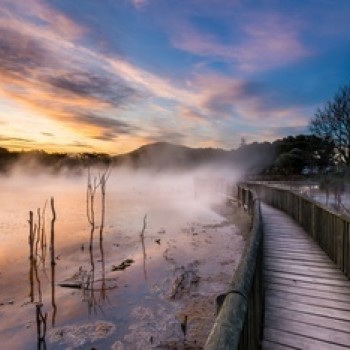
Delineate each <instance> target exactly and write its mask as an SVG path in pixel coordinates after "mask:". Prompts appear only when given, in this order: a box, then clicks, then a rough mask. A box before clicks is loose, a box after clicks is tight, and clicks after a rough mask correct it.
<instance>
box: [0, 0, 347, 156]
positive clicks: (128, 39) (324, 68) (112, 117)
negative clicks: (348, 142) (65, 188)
mask: <svg viewBox="0 0 350 350" xmlns="http://www.w3.org/2000/svg"><path fill="white" fill-rule="evenodd" d="M349 13H350V1H348V0H46V1H44V0H26V1H23V0H0V147H6V148H9V149H11V150H30V149H42V150H46V151H48V152H105V153H111V154H119V153H126V152H129V151H131V150H133V149H136V148H138V147H140V146H141V145H144V144H147V143H152V142H158V141H166V142H171V143H175V144H182V145H186V146H189V147H220V148H225V149H232V148H237V147H238V146H239V144H240V143H241V140H242V138H244V139H245V140H246V142H248V143H250V142H255V141H258V142H261V141H273V140H275V139H277V138H281V137H284V136H288V135H297V134H300V133H307V132H308V124H309V121H310V119H311V118H312V117H313V116H314V113H315V111H316V109H317V108H318V107H322V105H323V104H324V103H325V102H326V101H327V100H330V99H332V97H333V96H334V94H335V93H336V92H337V90H338V89H339V87H341V86H343V85H345V84H349V83H350V79H349V73H350V21H349Z"/></svg>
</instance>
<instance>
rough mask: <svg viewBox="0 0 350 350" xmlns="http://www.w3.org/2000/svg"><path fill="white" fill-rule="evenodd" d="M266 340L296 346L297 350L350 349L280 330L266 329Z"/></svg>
mask: <svg viewBox="0 0 350 350" xmlns="http://www.w3.org/2000/svg"><path fill="white" fill-rule="evenodd" d="M264 338H265V340H268V341H270V342H276V343H278V344H282V345H287V346H294V347H296V348H297V349H303V350H316V349H317V350H344V349H348V347H347V346H341V345H337V344H332V343H327V342H324V341H321V340H318V339H313V338H309V337H305V336H301V335H298V334H293V333H290V332H286V331H281V330H278V329H272V328H268V327H265V329H264Z"/></svg>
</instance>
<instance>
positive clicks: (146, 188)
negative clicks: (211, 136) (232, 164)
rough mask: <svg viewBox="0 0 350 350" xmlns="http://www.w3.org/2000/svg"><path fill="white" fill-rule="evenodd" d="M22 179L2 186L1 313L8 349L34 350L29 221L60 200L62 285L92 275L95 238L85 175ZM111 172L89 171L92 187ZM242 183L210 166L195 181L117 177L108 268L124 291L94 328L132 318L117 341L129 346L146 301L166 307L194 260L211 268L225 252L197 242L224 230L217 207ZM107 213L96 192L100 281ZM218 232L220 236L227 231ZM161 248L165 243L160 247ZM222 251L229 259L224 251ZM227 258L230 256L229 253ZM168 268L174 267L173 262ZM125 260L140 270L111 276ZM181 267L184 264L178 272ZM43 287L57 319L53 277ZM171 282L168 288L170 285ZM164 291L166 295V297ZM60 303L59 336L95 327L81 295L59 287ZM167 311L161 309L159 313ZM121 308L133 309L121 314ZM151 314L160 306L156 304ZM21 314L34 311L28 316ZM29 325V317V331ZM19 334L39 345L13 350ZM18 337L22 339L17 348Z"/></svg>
mask: <svg viewBox="0 0 350 350" xmlns="http://www.w3.org/2000/svg"><path fill="white" fill-rule="evenodd" d="M20 170H21V167H19V168H14V169H13V171H12V172H11V175H9V176H3V177H1V181H0V193H1V200H0V239H1V246H0V273H1V274H0V290H1V291H2V294H1V299H0V304H1V303H2V304H5V305H3V306H0V311H2V312H3V314H4V315H6V317H7V320H8V322H7V323H6V325H5V324H3V323H2V322H0V339H3V338H5V337H6V338H7V343H6V344H7V346H8V349H12V348H13V349H31V348H33V349H34V348H36V346H35V339H36V338H35V327H34V325H33V324H32V321H31V320H32V319H33V318H34V316H33V315H32V316H31V315H30V313H31V311H30V310H31V309H30V304H27V302H28V288H29V287H28V254H29V245H28V233H29V225H28V218H29V211H30V210H32V211H33V212H34V215H35V213H36V210H37V208H41V209H42V208H43V207H44V205H45V202H46V201H48V200H49V199H50V198H51V197H54V200H55V207H56V213H57V219H56V224H55V237H56V238H55V239H56V247H55V251H56V253H55V254H56V257H57V260H56V280H55V283H56V284H57V283H59V282H61V281H65V280H67V278H68V279H69V278H70V277H71V276H72V275H74V274H77V272H78V271H79V270H83V271H85V270H88V269H89V268H90V260H89V254H88V246H89V238H90V229H89V223H88V220H87V215H86V189H87V172H86V171H85V172H83V173H82V174H72V173H69V172H62V173H61V174H57V175H48V174H45V171H44V170H41V171H38V172H37V173H35V174H33V173H31V174H28V175H26V174H24V173H23V172H21V171H20ZM103 171H104V169H102V168H99V169H97V168H95V169H94V168H93V169H91V176H92V179H94V178H96V179H98V178H99V176H100V175H101V174H103ZM238 179H239V172H238V171H233V170H230V169H222V170H220V169H217V168H214V167H210V166H206V167H204V166H203V167H201V168H197V169H195V170H192V171H172V172H171V171H163V172H159V171H157V172H156V171H153V170H137V171H135V170H131V169H130V168H127V167H119V168H112V169H111V173H110V176H109V178H108V180H107V184H106V213H105V227H104V231H103V245H104V257H103V260H104V261H103V263H104V264H105V266H106V271H107V272H106V275H107V276H108V278H111V279H112V280H113V278H115V277H116V276H117V278H118V282H113V283H114V284H116V283H117V284H118V288H117V289H115V290H114V289H113V290H112V291H110V298H111V300H112V301H111V305H112V306H109V307H110V308H111V309H110V311H108V310H109V309H108V308H107V311H106V315H107V316H106V315H105V316H103V317H102V316H101V313H100V314H97V315H95V316H94V317H93V319H96V320H100V319H101V317H102V319H105V320H108V321H113V320H114V321H113V323H115V322H116V320H115V316H113V315H114V314H115V313H120V312H121V313H122V315H123V316H120V317H121V318H122V319H123V317H125V320H124V321H123V324H124V326H123V327H121V328H119V331H118V332H119V333H118V332H117V333H116V334H115V337H116V338H117V339H118V337H117V335H118V334H119V336H120V337H122V336H123V334H124V333H125V332H126V333H127V325H128V322H131V321H130V320H129V318H130V312H132V310H134V309H133V308H132V307H133V305H134V304H135V302H136V300H142V298H144V297H145V296H147V295H148V298H150V299H149V300H151V299H152V300H153V298H154V295H155V294H156V295H157V298H160V300H163V299H164V298H165V299H166V298H167V297H166V294H167V293H169V286H171V283H172V282H171V278H170V277H169V274H172V273H174V271H177V270H176V269H177V268H180V267H181V266H187V265H186V264H192V263H193V261H196V260H198V261H199V260H201V259H202V261H203V265H205V264H207V260H208V259H211V258H208V259H207V257H210V254H212V253H213V247H218V246H217V244H218V243H212V244H213V245H209V244H207V245H206V246H203V247H202V246H200V245H199V244H200V241H201V239H202V238H201V237H200V236H198V238H197V236H192V234H193V235H194V234H196V235H197V234H198V233H199V232H200V230H201V232H204V229H203V228H201V229H200V227H202V226H200V225H213V226H215V225H217V224H220V223H221V222H222V221H223V220H224V218H223V217H222V216H221V214H220V213H218V212H217V211H216V210H215V206H217V205H218V204H220V203H222V202H223V201H224V199H225V198H226V196H227V195H229V194H230V193H229V191H232V185H233V184H234V183H235V182H236V181H237V180H238ZM100 209H101V195H100V192H99V189H97V191H96V198H95V213H96V224H95V226H96V229H97V230H96V232H95V234H94V254H95V258H96V266H97V267H96V276H100V275H101V267H100V265H99V264H100V261H101V260H100V259H101V256H100V251H99V249H100V246H99V236H98V227H99V223H100V220H101V210H100ZM145 215H147V219H146V230H145V242H144V243H145V248H146V251H143V250H142V249H141V243H140V233H141V230H142V226H143V220H144V217H145ZM50 220H51V212H50V210H49V206H48V204H47V210H46V233H47V234H48V232H49V224H50ZM215 230H219V231H220V229H215ZM226 230H227V229H226ZM197 231H198V232H197ZM203 234H204V233H203ZM218 235H223V236H222V237H226V236H227V239H228V241H227V242H225V241H224V238H220V240H221V241H222V242H221V244H224V245H226V246H227V247H229V248H230V249H231V251H233V250H234V249H236V250H235V253H236V254H238V253H239V252H240V249H241V245H239V244H236V246H230V244H232V243H230V239H231V240H232V237H231V236H229V235H227V234H226V233H225V232H224V230H222V232H221V231H220V232H218ZM209 237H211V236H210V235H209ZM214 238H215V237H214ZM214 238H213V240H214ZM193 239H195V240H197V241H193ZM207 239H208V238H207ZM210 239H211V238H210ZM156 240H159V242H158V243H155V241H156ZM232 242H235V241H234V240H233V241H232ZM237 242H238V241H236V243H237ZM233 248H234V249H233ZM220 249H221V250H222V251H223V249H224V247H221V248H220ZM145 253H146V254H145ZM223 256H225V252H224V251H223ZM168 258H169V259H170V260H167V259H168ZM125 259H132V260H134V263H133V265H132V267H130V268H129V269H128V270H126V271H124V272H123V273H122V272H120V273H119V272H117V273H116V272H114V273H111V266H115V265H118V264H120V263H121V262H122V261H124V260H125ZM237 260H238V259H237ZM169 261H170V263H169ZM177 261H179V262H181V264H179V265H177ZM175 262H176V263H175ZM208 262H209V261H208ZM164 264H165V265H164ZM212 265H213V264H212ZM47 266H48V264H47ZM217 268H218V267H217V266H216V265H215V264H214V265H213V266H210V264H208V266H207V267H206V271H209V270H210V271H212V272H213V271H214V270H215V269H217ZM231 270H232V269H231ZM98 278H100V277H98ZM42 280H43V281H44V282H43V283H42V291H43V300H44V308H46V310H47V312H48V313H49V314H50V312H52V310H51V311H50V307H49V306H50V302H49V300H50V289H49V288H48V287H45V286H46V284H47V283H49V280H50V279H49V278H48V277H45V273H44V274H43V275H42ZM112 280H111V281H112ZM163 280H164V281H165V280H167V281H168V282H166V283H165V282H164V281H163ZM227 280H228V281H226V282H229V277H228V278H227ZM45 281H46V282H45ZM161 281H163V282H161ZM110 283H112V282H110ZM113 283H112V284H113ZM124 285H125V286H127V287H125V288H124V289H125V290H124V289H123V288H122V287H123V286H124ZM113 286H114V285H113ZM147 286H148V287H147ZM154 286H158V287H157V288H158V289H157V290H159V291H158V292H157V293H155V292H154V290H155V289H154V288H155V287H154ZM164 286H167V287H164ZM120 288H122V289H120ZM152 288H153V289H152ZM162 288H163V289H164V288H165V289H167V290H166V291H164V290H163V291H161V292H160V290H162ZM208 288H209V289H210V288H214V290H215V288H217V289H218V290H217V293H218V292H219V291H220V288H223V287H222V286H221V287H220V284H218V285H217V286H216V287H215V286H214V287H208ZM125 293H126V294H125ZM129 294H131V295H133V297H132V298H131V299H127V295H129ZM56 297H57V300H56V302H57V305H58V312H57V323H56V326H61V327H63V326H64V325H66V324H70V323H72V322H73V321H74V322H78V323H81V322H83V321H84V320H85V321H86V320H87V319H86V315H87V314H86V306H85V307H83V308H82V306H81V303H82V302H81V295H80V294H79V292H74V293H71V290H69V289H64V288H60V287H56ZM140 298H141V299H140ZM157 300H158V299H157ZM8 301H11V302H12V301H13V304H12V303H11V304H9V305H8V304H7V302H8ZM126 301H128V303H129V304H127V305H129V306H128V307H127V309H128V308H130V310H127V309H125V305H126V304H125V302H126ZM159 302H160V301H155V300H154V301H153V303H156V304H157V303H159ZM121 303H122V304H123V303H124V304H125V305H124V306H123V307H122V304H121ZM149 304H152V303H151V302H149ZM21 305H26V306H24V307H21ZM11 308H12V309H11ZM16 308H19V309H16ZM14 310H15V312H14ZM68 310H69V312H68ZM122 310H124V311H122ZM134 311H135V310H134ZM21 317H23V319H22V321H21ZM23 320H24V321H23ZM119 322H120V321H119ZM117 323H118V322H117ZM19 325H20V328H21V331H20V333H19V334H21V332H23V336H24V335H25V336H26V337H27V338H28V339H32V340H33V344H32V345H33V346H31V347H25V346H24V345H23V344H17V343H16V345H15V341H14V339H15V333H13V332H12V330H13V329H15V328H16V327H18V326H19ZM140 329H141V328H140ZM142 329H143V328H142ZM123 332H124V333H123ZM9 335H11V336H9ZM17 335H18V332H17V334H16V339H17ZM125 337H126V336H125ZM141 338H142V337H141ZM121 339H123V338H121ZM16 342H18V340H17V341H16ZM66 345H67V344H66ZM49 348H50V349H51V348H52V349H56V348H57V349H61V348H62V349H63V348H65V347H64V346H63V345H62V344H61V345H60V343H52V344H51V345H50V346H49Z"/></svg>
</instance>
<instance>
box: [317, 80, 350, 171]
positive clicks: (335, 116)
mask: <svg viewBox="0 0 350 350" xmlns="http://www.w3.org/2000/svg"><path fill="white" fill-rule="evenodd" d="M310 130H311V131H312V132H313V133H314V134H315V135H317V136H319V137H321V138H322V139H324V140H331V141H333V142H334V145H335V147H336V155H337V161H338V162H339V163H341V164H344V165H347V166H349V165H350V85H346V86H344V87H342V88H340V89H339V90H338V92H337V93H336V95H335V96H334V98H333V100H332V101H328V102H327V103H326V104H325V105H324V107H323V108H319V109H318V110H317V111H316V114H315V117H314V119H312V120H311V123H310Z"/></svg>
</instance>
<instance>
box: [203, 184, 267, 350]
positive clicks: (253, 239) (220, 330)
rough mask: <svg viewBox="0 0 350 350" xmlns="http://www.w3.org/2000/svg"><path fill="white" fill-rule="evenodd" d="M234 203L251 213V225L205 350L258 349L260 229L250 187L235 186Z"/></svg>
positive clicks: (261, 293)
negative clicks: (235, 197) (236, 189)
mask: <svg viewBox="0 0 350 350" xmlns="http://www.w3.org/2000/svg"><path fill="white" fill-rule="evenodd" d="M237 197H238V204H239V205H240V206H241V207H242V208H244V209H245V210H247V211H248V212H249V213H250V214H251V215H252V227H251V232H250V235H249V238H248V241H247V243H246V246H245V250H244V252H243V254H242V259H241V262H240V264H239V266H238V269H237V271H236V273H235V275H234V278H233V282H232V284H231V288H230V290H229V291H228V292H227V293H226V294H224V295H221V296H219V297H218V300H217V301H218V304H221V303H222V305H221V308H220V311H219V313H218V316H217V319H216V321H215V323H214V326H213V328H212V330H211V332H210V334H209V337H208V339H207V342H206V345H205V349H206V350H214V349H215V350H221V349H222V350H224V349H225V350H228V349H232V350H236V349H247V350H254V349H259V348H260V346H261V345H260V344H261V339H262V330H263V328H262V322H263V317H264V287H263V231H262V221H261V213H260V202H259V200H258V199H257V197H256V195H255V193H254V191H252V190H251V189H248V188H246V187H243V186H238V196H237Z"/></svg>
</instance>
